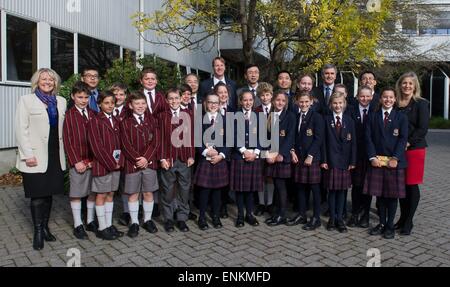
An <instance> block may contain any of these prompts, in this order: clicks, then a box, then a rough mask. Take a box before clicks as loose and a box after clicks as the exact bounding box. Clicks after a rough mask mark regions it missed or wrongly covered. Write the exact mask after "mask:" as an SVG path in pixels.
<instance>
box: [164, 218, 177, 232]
mask: <svg viewBox="0 0 450 287" xmlns="http://www.w3.org/2000/svg"><path fill="white" fill-rule="evenodd" d="M164 230H165V231H166V232H167V233H171V232H174V231H175V228H174V223H173V221H172V220H167V221H166V222H164Z"/></svg>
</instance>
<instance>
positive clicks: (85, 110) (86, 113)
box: [75, 106, 89, 119]
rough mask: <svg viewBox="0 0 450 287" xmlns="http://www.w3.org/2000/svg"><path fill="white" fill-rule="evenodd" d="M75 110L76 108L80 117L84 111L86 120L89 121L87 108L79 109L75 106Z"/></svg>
mask: <svg viewBox="0 0 450 287" xmlns="http://www.w3.org/2000/svg"><path fill="white" fill-rule="evenodd" d="M75 108H77V110H78V111H79V112H80V114H81V115H83V111H84V114H85V115H86V118H88V119H89V113H88V111H87V108H84V109H80V108H79V107H77V106H75Z"/></svg>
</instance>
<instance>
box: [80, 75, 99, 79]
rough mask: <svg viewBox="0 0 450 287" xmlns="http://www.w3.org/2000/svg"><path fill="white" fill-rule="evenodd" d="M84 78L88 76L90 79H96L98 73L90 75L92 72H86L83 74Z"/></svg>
mask: <svg viewBox="0 0 450 287" xmlns="http://www.w3.org/2000/svg"><path fill="white" fill-rule="evenodd" d="M83 77H84V78H90V79H94V80H95V79H98V75H92V74H86V75H84V76H83Z"/></svg>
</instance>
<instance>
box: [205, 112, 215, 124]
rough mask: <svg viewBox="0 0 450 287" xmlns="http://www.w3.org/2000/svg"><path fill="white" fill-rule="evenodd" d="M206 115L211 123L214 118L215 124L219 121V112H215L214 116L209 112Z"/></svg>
mask: <svg viewBox="0 0 450 287" xmlns="http://www.w3.org/2000/svg"><path fill="white" fill-rule="evenodd" d="M206 114H207V115H208V119H209V122H211V119H212V117H214V122H216V121H217V112H215V113H214V114H212V113H210V112H207V113H206Z"/></svg>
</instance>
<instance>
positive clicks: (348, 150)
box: [322, 113, 356, 232]
mask: <svg viewBox="0 0 450 287" xmlns="http://www.w3.org/2000/svg"><path fill="white" fill-rule="evenodd" d="M324 121H325V136H326V137H325V139H326V141H325V142H324V144H323V145H322V156H323V159H322V162H323V163H326V164H328V170H325V175H324V185H325V188H327V189H328V191H329V193H328V203H329V208H330V221H329V224H328V226H327V229H329V230H331V229H333V228H334V224H335V223H336V224H337V226H338V229H339V231H340V232H346V228H345V225H344V223H343V209H344V202H345V190H347V189H348V188H349V187H350V186H351V184H352V182H351V174H350V171H349V170H348V168H349V166H350V165H353V166H355V165H356V138H355V127H354V122H353V120H352V118H351V117H349V116H348V115H346V114H344V113H341V114H340V115H337V114H335V113H333V115H327V116H325V117H324ZM339 123H340V125H339ZM339 126H340V128H339Z"/></svg>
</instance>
